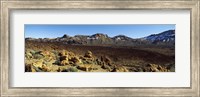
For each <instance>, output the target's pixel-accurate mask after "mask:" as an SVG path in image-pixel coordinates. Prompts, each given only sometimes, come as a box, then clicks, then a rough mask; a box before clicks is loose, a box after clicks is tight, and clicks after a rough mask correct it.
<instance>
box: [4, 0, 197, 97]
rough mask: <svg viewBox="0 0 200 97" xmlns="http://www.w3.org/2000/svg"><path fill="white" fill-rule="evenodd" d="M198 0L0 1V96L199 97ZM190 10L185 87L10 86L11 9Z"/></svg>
mask: <svg viewBox="0 0 200 97" xmlns="http://www.w3.org/2000/svg"><path fill="white" fill-rule="evenodd" d="M199 3H200V2H199V0H173V1H172V0H141V1H139V0H123V1H119V0H108V1H107V0H105V1H104V0H83V1H81V0H55V1H54V0H45V1H38V0H1V35H0V36H1V65H0V66H1V67H0V68H1V74H0V76H1V80H0V81H1V84H0V86H1V93H0V94H1V96H2V97H7V96H193V97H198V96H200V80H199V79H200V78H199V77H200V75H199V69H200V66H199V61H200V60H199V59H200V58H199V54H200V52H199V45H200V43H199V22H200V21H199V19H200V16H199V12H200V10H199V9H200V6H199ZM88 9H91V10H98V9H104V10H116V9H120V10H142V9H145V10H156V9H158V10H165V9H168V10H175V9H178V10H184V9H188V10H190V18H191V19H190V22H191V27H190V28H191V31H190V33H191V45H190V48H191V51H190V53H191V56H190V60H191V64H190V67H191V68H190V71H191V72H190V73H191V79H190V80H191V81H190V82H191V85H190V87H189V88H187V87H178V88H173V87H167V88H166V87H145V88H144V87H98V88H95V87H69V88H64V87H62V88H61V87H53V88H52V87H51V88H50V87H49V88H48V87H39V88H38V87H37V88H36V87H34V88H33V87H10V76H11V75H10V74H11V73H10V72H12V71H10V68H11V67H10V63H11V60H10V57H11V54H10V33H9V32H10V30H11V28H10V18H9V17H10V14H11V11H12V10H88Z"/></svg>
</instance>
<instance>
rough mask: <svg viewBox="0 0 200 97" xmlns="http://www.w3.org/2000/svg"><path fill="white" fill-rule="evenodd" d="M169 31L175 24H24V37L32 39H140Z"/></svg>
mask: <svg viewBox="0 0 200 97" xmlns="http://www.w3.org/2000/svg"><path fill="white" fill-rule="evenodd" d="M171 29H175V24H140V25H136V24H102V25H98V24H94V25H92V24H91V25H89V24H74V25H59V24H56V25H54V24H51V25H49V24H48V25H47V24H25V28H24V32H25V37H32V38H56V37H62V36H63V35H64V34H67V35H69V36H74V35H93V34H96V33H103V34H107V35H108V36H110V37H113V36H116V35H126V36H128V37H131V38H141V37H145V36H148V35H151V34H157V33H161V32H163V31H166V30H171Z"/></svg>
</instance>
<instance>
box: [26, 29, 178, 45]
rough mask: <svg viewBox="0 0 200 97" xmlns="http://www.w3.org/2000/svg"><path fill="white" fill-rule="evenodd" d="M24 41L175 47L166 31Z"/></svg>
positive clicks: (170, 33)
mask: <svg viewBox="0 0 200 97" xmlns="http://www.w3.org/2000/svg"><path fill="white" fill-rule="evenodd" d="M25 40H26V41H38V42H61V43H64V44H72V45H80V44H82V45H113V46H135V45H152V44H153V45H161V44H162V45H175V30H168V31H164V32H161V33H159V34H152V35H149V36H146V37H142V38H137V39H133V38H130V37H128V36H125V35H117V36H114V37H109V36H108V35H106V34H102V33H97V34H94V35H91V36H89V35H75V36H74V37H71V36H68V35H66V34H65V35H63V36H62V37H57V38H38V39H36V38H26V39H25Z"/></svg>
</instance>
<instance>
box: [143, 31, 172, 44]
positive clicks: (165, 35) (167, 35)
mask: <svg viewBox="0 0 200 97" xmlns="http://www.w3.org/2000/svg"><path fill="white" fill-rule="evenodd" d="M143 39H144V40H148V41H151V42H152V43H159V42H164V43H175V30H168V31H164V32H162V33H159V34H152V35H149V36H147V37H144V38H143Z"/></svg>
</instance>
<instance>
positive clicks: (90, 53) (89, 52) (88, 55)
mask: <svg viewBox="0 0 200 97" xmlns="http://www.w3.org/2000/svg"><path fill="white" fill-rule="evenodd" d="M84 57H86V58H92V52H91V51H87V52H86V53H85V55H84Z"/></svg>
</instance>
